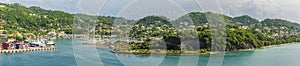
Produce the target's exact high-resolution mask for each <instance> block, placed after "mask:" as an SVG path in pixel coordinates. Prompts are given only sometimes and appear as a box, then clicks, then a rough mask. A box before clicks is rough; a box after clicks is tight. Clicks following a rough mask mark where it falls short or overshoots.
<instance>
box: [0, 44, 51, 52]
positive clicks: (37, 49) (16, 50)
mask: <svg viewBox="0 0 300 66" xmlns="http://www.w3.org/2000/svg"><path fill="white" fill-rule="evenodd" d="M55 49H57V47H55V46H49V47H30V48H28V49H8V50H0V53H20V52H31V51H43V50H55Z"/></svg>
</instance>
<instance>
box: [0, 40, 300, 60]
mask: <svg viewBox="0 0 300 66" xmlns="http://www.w3.org/2000/svg"><path fill="white" fill-rule="evenodd" d="M56 45H57V46H58V47H59V49H57V50H51V51H34V52H28V53H15V54H1V55H0V59H1V60H0V64H1V66H76V65H77V64H78V63H80V62H79V61H76V60H75V59H76V57H77V59H78V57H79V58H80V57H84V56H81V55H76V54H75V55H74V53H76V52H79V53H82V54H86V55H89V54H88V52H87V51H76V52H74V51H73V46H74V45H73V44H72V39H57V41H56ZM95 51H97V52H98V53H96V54H98V57H100V58H98V59H101V61H102V64H103V65H104V66H124V64H122V63H121V62H122V61H119V60H118V57H116V55H115V54H113V53H110V52H109V51H108V50H107V49H105V48H104V49H103V48H102V49H97V50H95ZM120 56H123V57H127V58H133V57H137V58H140V59H147V58H148V57H149V56H145V55H126V54H119V57H120ZM91 57H93V56H92V55H91ZM160 57H164V56H154V58H157V59H159V58H160ZM181 57H185V58H189V57H191V56H181ZM179 58H180V57H179V56H165V57H164V60H163V61H162V63H159V65H160V66H176V65H177V64H178V62H179ZM92 59H93V58H92ZM94 59H97V57H96V58H94ZM208 59H209V55H201V56H199V59H198V66H206V65H207V63H208ZM134 61H135V60H133V59H127V60H126V61H125V62H134ZM299 61H300V44H299V43H295V44H292V45H288V46H279V47H273V48H267V49H258V50H254V51H240V52H230V53H226V55H225V58H224V61H223V64H222V66H300V63H299ZM76 62H77V63H76ZM123 62H124V61H123ZM147 63H152V62H147ZM129 64H130V63H129ZM187 64H189V63H187ZM135 65H138V66H153V65H147V64H143V63H135Z"/></svg>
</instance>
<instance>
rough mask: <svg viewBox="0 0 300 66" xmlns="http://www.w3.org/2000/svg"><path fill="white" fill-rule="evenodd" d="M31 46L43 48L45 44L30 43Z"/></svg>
mask: <svg viewBox="0 0 300 66" xmlns="http://www.w3.org/2000/svg"><path fill="white" fill-rule="evenodd" d="M31 46H41V47H45V46H46V44H45V43H43V42H31Z"/></svg>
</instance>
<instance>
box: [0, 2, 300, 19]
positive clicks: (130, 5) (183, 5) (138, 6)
mask: <svg viewBox="0 0 300 66" xmlns="http://www.w3.org/2000/svg"><path fill="white" fill-rule="evenodd" d="M0 2H2V3H20V4H22V5H25V6H28V7H29V6H40V7H42V8H45V9H48V10H49V9H50V10H62V11H65V12H69V13H84V14H90V15H103V16H117V17H125V18H128V19H139V18H143V17H145V16H148V15H159V16H166V17H168V18H171V19H176V18H178V17H180V16H182V15H184V14H186V13H189V12H195V11H197V12H206V11H212V12H216V13H220V14H225V15H228V16H231V17H235V16H241V15H249V16H251V17H254V18H256V19H259V20H263V19H266V18H280V19H285V20H289V21H293V22H297V23H300V19H299V18H300V8H299V7H300V0H0Z"/></svg>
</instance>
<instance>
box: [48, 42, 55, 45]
mask: <svg viewBox="0 0 300 66" xmlns="http://www.w3.org/2000/svg"><path fill="white" fill-rule="evenodd" d="M47 45H55V43H54V41H47Z"/></svg>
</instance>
